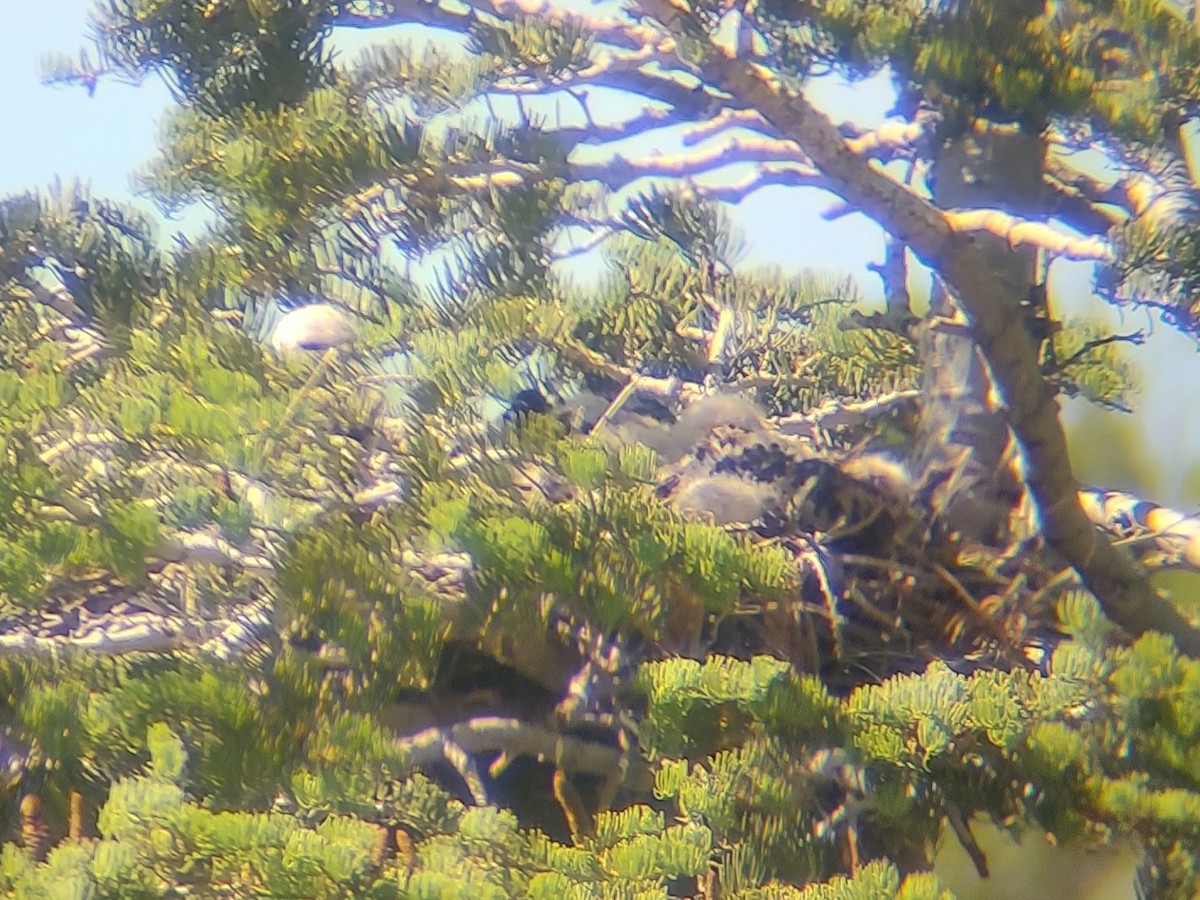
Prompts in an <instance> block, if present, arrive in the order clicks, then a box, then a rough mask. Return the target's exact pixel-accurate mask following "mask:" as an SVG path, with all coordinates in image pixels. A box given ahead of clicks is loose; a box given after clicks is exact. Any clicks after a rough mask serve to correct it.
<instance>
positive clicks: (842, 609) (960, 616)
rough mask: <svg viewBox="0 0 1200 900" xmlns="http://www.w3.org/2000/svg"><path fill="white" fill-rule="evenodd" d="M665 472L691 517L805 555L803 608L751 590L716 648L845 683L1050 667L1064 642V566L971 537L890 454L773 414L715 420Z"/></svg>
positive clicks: (1031, 549) (668, 495)
mask: <svg viewBox="0 0 1200 900" xmlns="http://www.w3.org/2000/svg"><path fill="white" fill-rule="evenodd" d="M662 474H663V478H662V481H661V483H660V485H659V488H658V494H659V496H660V497H662V498H663V499H664V501H665V502H667V503H669V504H671V505H672V506H673V507H674V508H676V509H677V510H679V511H680V512H681V513H682V514H684V515H688V516H694V517H696V518H699V519H701V520H705V521H710V522H714V523H715V524H720V525H724V526H726V527H729V528H731V529H742V530H746V531H748V532H749V533H751V534H753V535H754V536H755V539H756V540H760V541H769V542H776V543H779V544H781V545H782V546H784V547H785V548H787V549H788V550H789V551H790V552H791V553H792V555H793V556H794V557H795V558H796V561H797V570H798V576H799V590H798V594H799V596H798V597H797V598H796V599H795V601H794V603H791V604H786V605H781V604H778V603H768V602H765V601H757V600H756V599H755V598H747V604H746V608H747V612H748V614H747V615H743V616H738V617H736V618H735V619H729V620H726V621H724V622H721V623H719V624H718V625H717V626H716V628H715V631H714V634H713V636H712V641H711V644H710V651H711V652H715V653H727V654H730V655H734V656H739V657H749V656H753V655H755V654H761V653H768V654H771V655H775V656H779V657H782V658H784V659H787V660H788V661H789V662H791V663H792V664H793V665H795V666H796V667H797V668H798V669H800V670H801V671H808V672H819V673H821V674H823V675H824V676H826V678H827V679H828V680H830V682H831V684H833V685H834V686H835V687H838V688H842V689H848V688H850V687H853V686H855V685H856V684H860V683H863V682H864V681H877V680H880V679H882V678H885V677H887V676H888V675H890V674H894V673H896V672H901V671H916V670H920V669H922V668H924V666H925V665H926V664H927V663H928V662H929V661H930V660H932V659H942V660H945V661H947V662H949V663H950V664H951V665H955V666H958V667H963V668H974V667H980V666H997V667H1001V668H1009V667H1012V666H1042V665H1044V661H1045V659H1046V656H1047V653H1046V651H1047V644H1048V643H1051V642H1053V641H1054V640H1055V639H1056V637H1057V633H1056V631H1055V625H1054V623H1055V614H1054V610H1053V607H1052V604H1051V602H1050V601H1051V600H1053V599H1054V598H1053V597H1052V596H1051V594H1052V592H1051V591H1050V590H1049V589H1048V588H1049V586H1050V585H1051V582H1052V579H1053V578H1054V576H1055V574H1056V572H1057V571H1058V567H1054V566H1051V565H1049V564H1048V560H1047V559H1046V558H1045V554H1044V553H1043V552H1042V550H1041V547H1040V544H1039V543H1038V542H1037V541H1036V540H1029V541H1026V542H1024V543H1020V544H1017V543H1014V544H1012V545H1006V546H991V545H986V544H983V543H979V542H968V541H967V540H965V539H964V538H963V536H962V535H961V534H959V533H957V532H955V531H952V530H951V529H950V528H949V527H947V526H946V525H945V524H944V523H943V522H942V521H941V520H940V519H939V517H938V515H937V513H936V511H935V510H934V508H933V504H932V503H931V502H930V500H929V498H928V495H927V492H926V491H925V490H924V489H923V488H922V487H921V485H920V479H917V478H913V477H912V476H911V475H910V474H909V473H908V472H907V470H906V467H905V465H904V463H903V462H902V461H900V460H898V459H896V458H894V457H891V456H888V455H882V454H875V453H849V454H845V455H840V456H839V455H835V454H830V453H820V452H818V451H817V449H816V448H815V447H814V446H813V445H812V443H811V442H808V441H806V440H804V439H800V438H793V437H790V436H788V435H784V434H781V433H779V432H778V431H777V430H775V429H773V428H772V427H771V425H770V424H769V423H767V422H765V421H764V423H763V425H762V426H761V427H758V428H755V429H746V428H744V427H737V426H730V425H721V426H717V427H715V428H714V429H713V430H712V431H711V432H710V433H709V435H708V437H707V438H706V439H705V440H703V441H702V442H701V443H699V444H698V445H696V446H695V447H694V449H693V450H692V452H691V453H689V454H688V455H687V456H685V457H684V458H683V459H682V460H680V461H678V462H677V463H674V464H672V465H670V466H667V467H665V468H664V470H663V473H662Z"/></svg>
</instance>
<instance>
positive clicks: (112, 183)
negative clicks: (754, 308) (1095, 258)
mask: <svg viewBox="0 0 1200 900" xmlns="http://www.w3.org/2000/svg"><path fill="white" fill-rule="evenodd" d="M91 8H92V4H91V3H90V2H89V0H40V2H38V3H21V4H16V5H15V9H13V10H10V11H9V12H8V14H7V15H6V17H5V27H4V29H3V30H0V60H2V61H3V63H2V65H3V73H2V74H3V76H4V77H3V79H0V121H3V122H5V123H6V124H7V126H8V128H7V131H8V135H9V136H8V137H6V138H4V139H2V140H0V196H3V195H7V194H9V193H13V192H18V191H23V190H28V189H33V188H44V187H46V186H47V185H49V184H50V183H51V182H53V180H54V179H55V178H56V177H60V178H62V179H63V180H64V181H66V180H69V179H71V178H79V179H81V180H82V181H84V182H85V183H86V184H88V185H89V186H90V187H91V189H92V191H93V192H94V193H95V194H97V195H102V196H107V197H111V198H113V199H119V200H124V201H127V202H130V201H132V202H133V203H134V204H135V205H137V206H138V207H140V208H141V209H143V210H145V211H152V210H153V206H152V204H151V203H150V202H149V201H148V200H146V199H145V198H135V197H133V196H132V194H131V184H132V182H131V175H132V174H133V172H135V171H136V170H137V169H138V168H139V167H140V166H142V165H144V164H145V163H146V162H148V161H149V160H150V159H151V158H152V156H153V154H154V152H155V145H156V140H157V134H158V128H159V124H160V122H161V119H162V116H163V114H164V112H165V111H166V110H167V109H168V108H169V105H170V103H171V99H170V93H169V91H168V90H167V88H166V86H165V85H164V84H163V83H162V82H161V80H159V79H157V78H151V79H150V80H148V81H147V82H145V83H144V84H142V85H139V86H133V85H126V84H121V83H117V82H113V81H106V82H101V83H100V84H99V86H98V88H97V90H96V92H95V96H93V97H89V96H88V95H87V93H86V92H85V91H84V90H82V89H80V88H73V87H61V88H51V87H46V86H43V85H42V84H41V82H40V77H41V72H42V64H43V60H44V58H45V57H46V56H47V55H48V54H54V53H64V54H67V55H69V56H72V57H75V56H77V54H78V53H79V51H80V49H81V48H83V47H84V46H85V44H86V29H87V19H88V14H89V11H90V9H91ZM374 38H375V35H369V34H366V33H364V32H354V33H351V34H348V35H346V36H344V37H342V38H339V44H338V46H339V48H340V49H341V50H342V51H343V52H344V53H346V54H347V55H350V56H353V54H354V52H355V51H356V49H357V48H358V47H359V46H361V45H362V44H363V43H364V42H365V41H367V40H371V39H374ZM814 99H816V100H817V101H818V102H819V103H820V104H821V105H822V106H824V107H825V108H826V111H827V112H829V113H830V114H831V115H832V116H833V117H834V119H835V120H841V119H846V118H852V119H854V120H855V121H857V122H859V123H860V124H862V125H866V126H870V125H875V124H880V123H881V122H882V121H883V119H884V114H885V111H886V110H887V108H888V107H889V106H890V98H889V97H888V95H887V92H886V90H884V89H882V82H881V81H880V80H879V79H876V80H874V81H873V82H868V83H866V84H860V85H856V86H854V87H847V86H844V85H837V84H834V83H833V82H827V83H824V84H822V85H820V86H819V87H817V88H816V89H815V90H814ZM654 148H655V147H654V144H653V142H652V143H651V144H650V145H649V146H648V147H647V149H654ZM661 149H663V150H669V149H673V148H672V147H671V146H669V145H668V144H667V143H664V144H663V146H662V147H661ZM832 202H833V198H832V197H831V196H830V195H828V194H822V193H820V192H818V191H814V190H811V189H795V188H768V189H764V190H761V191H759V192H757V193H756V194H755V195H753V196H752V197H750V198H749V199H747V200H746V201H744V202H743V203H742V204H740V205H739V206H738V207H737V208H736V209H735V212H734V215H735V219H736V220H737V221H739V222H740V224H741V225H742V227H743V228H744V230H745V232H746V235H747V238H748V253H747V256H746V257H745V259H744V262H745V263H751V264H753V263H773V264H778V265H780V266H783V267H784V268H786V269H795V268H802V267H805V266H810V267H816V268H820V269H822V270H824V271H828V272H830V273H831V274H851V275H854V276H855V280H856V281H857V283H858V284H859V285H860V288H861V289H862V292H863V294H864V296H865V297H867V298H869V299H870V298H878V297H879V296H880V294H881V291H880V286H879V283H878V280H877V279H875V278H874V277H873V276H871V275H870V274H869V273H867V271H866V265H867V263H869V262H873V261H879V260H881V257H882V252H883V239H882V233H881V232H880V231H879V229H878V228H877V227H875V226H874V225H873V224H872V223H871V222H870V221H869V220H868V219H866V218H865V217H864V216H862V215H857V214H855V215H850V216H844V217H841V218H839V219H836V220H834V221H832V222H828V221H825V220H824V219H822V218H821V212H822V210H824V209H825V208H827V207H828V206H829V205H830V204H831V203H832ZM167 230H168V231H170V230H172V227H171V226H170V225H167ZM1053 278H1054V283H1053V285H1052V287H1053V288H1054V296H1055V299H1056V302H1057V303H1059V304H1062V305H1064V306H1065V307H1066V308H1068V309H1069V311H1071V312H1086V313H1088V314H1090V315H1094V316H1107V317H1108V318H1110V320H1112V321H1114V322H1117V323H1118V325H1119V327H1121V328H1123V329H1124V330H1131V329H1134V328H1144V327H1148V326H1150V327H1152V328H1153V334H1152V339H1151V343H1150V344H1149V345H1148V346H1147V347H1143V348H1141V350H1140V351H1136V352H1135V356H1134V358H1135V359H1136V360H1137V361H1139V362H1140V363H1141V364H1142V366H1143V371H1144V384H1145V391H1144V392H1143V394H1142V395H1141V396H1140V397H1139V398H1138V404H1139V410H1138V412H1137V413H1136V415H1135V416H1134V419H1133V421H1134V422H1135V423H1136V424H1137V426H1138V428H1140V429H1142V430H1143V431H1144V432H1145V433H1146V434H1148V435H1149V436H1150V437H1151V438H1152V439H1153V441H1154V442H1155V444H1156V445H1157V447H1156V448H1155V449H1154V450H1153V451H1152V452H1151V453H1150V454H1149V457H1150V458H1155V459H1158V460H1159V462H1160V464H1161V465H1162V471H1161V472H1160V473H1158V475H1157V477H1155V478H1151V479H1148V480H1147V484H1149V485H1151V486H1153V487H1154V488H1156V489H1157V492H1158V495H1159V496H1158V499H1160V500H1164V501H1170V502H1173V503H1175V504H1180V505H1184V506H1194V505H1196V504H1197V503H1198V502H1200V484H1193V485H1192V486H1191V489H1190V490H1184V488H1183V479H1184V475H1185V473H1186V472H1187V471H1188V469H1189V468H1191V465H1192V463H1193V462H1194V461H1196V460H1198V459H1200V414H1191V415H1181V393H1180V384H1181V382H1182V384H1183V385H1185V386H1194V385H1197V384H1198V383H1200V357H1198V356H1197V353H1196V350H1195V348H1194V346H1193V345H1192V344H1191V342H1190V341H1188V340H1186V339H1184V338H1181V337H1179V336H1178V335H1176V334H1175V333H1174V332H1171V331H1170V329H1168V328H1166V327H1165V326H1163V325H1161V324H1159V323H1152V322H1148V321H1147V319H1146V318H1145V317H1144V316H1142V315H1140V314H1139V315H1129V316H1127V317H1126V321H1124V322H1121V320H1120V317H1118V316H1116V314H1115V313H1113V312H1112V311H1110V310H1107V309H1106V308H1105V307H1104V306H1103V304H1101V303H1099V301H1097V300H1095V299H1092V298H1091V297H1090V288H1089V281H1088V267H1087V266H1084V265H1079V264H1070V265H1066V264H1061V263H1060V264H1056V267H1055V271H1054V272H1053ZM1064 301H1066V302H1065V303H1064ZM1185 402H1186V401H1185ZM1078 413H1079V410H1078V409H1076V408H1075V407H1074V405H1071V407H1070V409H1069V419H1075V418H1077V417H1078ZM1118 421H1122V420H1121V419H1120V418H1118V419H1115V420H1114V424H1117V422H1118ZM1123 421H1124V422H1128V421H1129V418H1128V417H1124V418H1123ZM1103 468H1104V467H1100V469H1099V470H1098V471H1103ZM1080 474H1081V476H1082V477H1083V478H1084V479H1085V480H1087V479H1089V477H1094V476H1089V471H1088V467H1087V466H1084V467H1083V470H1082V471H1081V472H1080ZM1197 481H1200V479H1197ZM1124 486H1127V487H1128V486H1132V485H1124Z"/></svg>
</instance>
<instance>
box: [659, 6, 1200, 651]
mask: <svg viewBox="0 0 1200 900" xmlns="http://www.w3.org/2000/svg"><path fill="white" fill-rule="evenodd" d="M638 7H640V9H641V10H642V11H643V12H644V13H646V14H647V15H648V16H651V17H653V18H655V19H658V20H659V21H660V22H661V23H662V24H663V26H664V27H665V28H667V29H668V30H669V31H670V32H672V33H679V32H680V31H681V30H682V28H683V25H684V24H685V22H684V14H683V13H682V12H681V11H680V9H679V8H677V7H676V6H674V5H672V3H671V2H669V0H639V2H638ZM705 74H706V76H707V77H708V78H709V79H711V80H712V81H713V82H714V83H715V84H717V85H719V86H720V87H721V88H722V89H724V90H725V91H727V92H728V93H730V94H731V95H733V96H734V97H735V98H737V99H738V100H739V101H740V102H741V103H742V104H743V105H745V106H747V107H751V108H754V109H757V110H759V111H760V112H761V113H762V115H763V118H765V119H766V120H767V121H768V122H769V123H771V124H772V125H773V126H774V127H775V128H776V129H777V130H778V132H779V133H780V134H782V135H784V136H787V137H792V138H794V139H795V140H797V141H798V142H799V143H800V144H801V145H802V146H803V147H804V149H805V150H806V152H807V153H808V154H809V156H810V157H811V158H812V159H813V161H814V162H815V163H816V165H817V167H818V168H820V169H821V171H822V172H823V173H824V174H825V176H826V177H827V178H828V179H829V180H830V182H831V183H832V184H833V185H834V186H835V187H836V189H837V191H838V193H839V194H840V195H841V196H842V197H843V199H845V200H846V201H847V202H849V203H853V204H854V205H856V206H858V207H859V208H860V209H862V210H863V211H864V212H866V213H867V214H869V215H870V216H871V217H872V218H874V219H875V220H876V221H877V222H879V224H880V225H881V226H882V227H883V228H884V229H886V230H887V231H888V232H890V233H891V234H892V235H893V236H894V237H895V238H897V239H898V240H900V241H901V242H902V243H904V244H906V245H908V246H909V247H911V248H912V249H913V251H914V252H915V253H916V254H917V255H918V256H920V257H921V258H922V259H923V260H924V261H925V262H926V264H928V265H929V266H931V267H932V268H933V269H935V270H936V271H938V272H940V273H941V275H942V277H943V278H944V279H945V281H946V283H947V284H948V285H949V287H950V288H951V289H952V290H953V291H954V294H955V296H956V297H957V298H958V299H959V302H960V303H961V304H962V307H963V310H964V312H965V313H966V316H967V318H968V321H969V324H970V328H971V334H972V336H973V338H974V339H975V342H976V343H977V345H978V346H979V348H980V350H981V352H982V353H983V355H984V358H985V359H986V360H987V362H988V365H989V367H990V368H991V371H992V375H993V377H994V378H995V381H996V384H997V386H998V387H999V388H1000V390H1001V393H1002V395H1003V397H1004V399H1005V402H1006V404H1007V414H1008V421H1009V424H1010V426H1011V427H1012V429H1013V432H1014V433H1015V435H1016V437H1017V440H1018V441H1019V442H1020V445H1021V448H1022V450H1023V451H1024V455H1025V460H1026V464H1027V467H1028V487H1029V491H1030V494H1031V495H1032V497H1033V498H1034V501H1035V503H1036V504H1037V506H1038V509H1039V512H1040V513H1041V520H1042V526H1043V530H1044V533H1045V536H1046V539H1047V541H1049V543H1050V544H1051V545H1052V546H1053V547H1054V548H1055V549H1056V550H1058V551H1059V552H1060V553H1061V554H1062V555H1063V556H1064V557H1065V558H1066V559H1067V560H1068V561H1069V562H1070V563H1071V564H1072V565H1073V566H1074V567H1075V568H1076V569H1077V570H1078V571H1079V573H1080V575H1081V577H1082V579H1083V582H1084V585H1085V586H1086V587H1087V588H1088V590H1090V591H1091V592H1092V593H1093V594H1095V596H1096V598H1097V599H1098V600H1099V601H1100V604H1101V606H1102V607H1103V609H1104V611H1105V612H1106V613H1107V614H1108V616H1109V617H1110V618H1112V619H1113V620H1114V621H1115V622H1117V623H1118V624H1119V625H1121V626H1122V627H1124V628H1125V629H1127V630H1128V631H1129V632H1132V633H1133V634H1141V633H1143V632H1146V631H1161V632H1165V633H1167V634H1171V635H1173V636H1174V637H1175V640H1176V643H1177V645H1178V646H1179V649H1180V650H1181V651H1183V652H1184V653H1186V654H1187V655H1189V656H1200V631H1198V630H1196V629H1195V628H1194V627H1193V626H1192V625H1191V624H1190V623H1189V622H1188V621H1187V620H1186V619H1185V618H1184V617H1183V616H1182V615H1181V614H1180V613H1179V611H1178V610H1176V609H1175V608H1174V607H1173V606H1172V605H1171V604H1170V603H1169V602H1167V601H1166V600H1165V599H1164V598H1162V597H1160V596H1159V595H1158V594H1157V593H1156V592H1155V591H1154V590H1153V588H1152V587H1151V586H1150V583H1149V581H1148V580H1147V578H1146V574H1145V572H1144V571H1143V570H1142V569H1141V568H1140V567H1139V566H1138V565H1137V564H1136V563H1135V562H1134V561H1133V560H1132V559H1131V558H1130V557H1129V556H1127V555H1126V554H1124V553H1122V552H1120V551H1119V550H1118V549H1117V548H1115V547H1114V546H1113V545H1112V544H1111V543H1110V542H1109V541H1108V539H1107V538H1106V537H1104V536H1103V535H1102V534H1101V533H1100V532H1099V531H1097V530H1096V529H1095V527H1094V526H1093V525H1092V523H1091V522H1090V521H1089V520H1088V518H1087V516H1086V515H1085V514H1084V511H1083V509H1082V507H1081V506H1080V502H1079V496H1078V493H1077V490H1078V485H1077V482H1076V481H1075V477H1074V475H1073V473H1072V472H1071V464H1070V460H1069V457H1068V456H1067V442H1066V436H1065V435H1064V434H1063V429H1062V424H1061V423H1060V422H1059V419H1058V406H1057V404H1056V402H1055V400H1054V397H1053V394H1052V393H1051V390H1050V387H1049V385H1048V384H1047V383H1046V381H1045V379H1043V378H1042V374H1041V371H1040V369H1039V367H1038V361H1037V356H1036V353H1035V350H1034V347H1033V345H1032V343H1031V341H1030V340H1029V338H1028V336H1027V335H1026V334H1025V332H1024V329H1023V327H1022V320H1021V311H1020V307H1019V302H1018V301H1019V298H1017V297H1013V296H1009V295H1008V293H1007V292H1005V291H1004V290H1003V289H1002V286H1001V285H1000V283H999V282H998V280H997V279H996V278H995V277H993V275H992V271H991V267H990V266H989V265H988V262H987V257H986V256H985V255H984V253H983V252H982V251H981V250H980V249H979V248H978V247H977V246H976V245H975V241H974V240H973V238H972V237H971V236H970V235H968V234H963V233H961V232H957V231H955V230H954V229H953V228H952V227H951V225H950V223H949V222H948V221H947V217H946V215H945V213H943V212H942V211H941V210H939V209H937V208H936V207H935V206H933V205H932V204H931V203H929V202H928V201H926V200H924V199H922V198H921V197H919V196H917V195H916V194H914V193H913V192H912V191H910V190H908V189H907V188H905V187H904V186H903V185H901V184H898V183H897V182H895V181H893V180H892V179H890V178H888V177H887V176H886V175H884V174H883V173H881V172H879V171H878V170H877V169H875V168H874V167H873V166H872V165H871V164H870V163H869V162H868V161H867V160H864V159H863V158H861V157H859V156H857V155H855V154H853V153H851V152H850V151H849V150H848V148H847V146H846V141H845V139H844V138H843V137H842V136H841V134H839V133H838V130H837V129H836V127H834V125H833V124H832V123H831V122H830V121H829V120H828V119H827V118H826V117H825V116H823V115H822V114H821V113H820V112H819V111H817V110H816V109H815V108H814V107H813V106H812V105H811V104H810V103H809V102H808V101H807V100H806V99H805V98H804V97H803V96H802V95H799V94H795V93H792V92H786V91H785V89H784V88H783V86H782V85H781V84H780V82H779V80H778V79H777V78H776V77H774V75H773V74H772V72H771V71H770V70H769V69H768V68H765V67H763V66H760V65H757V64H747V63H745V62H742V61H740V60H738V59H736V58H733V57H730V56H728V55H726V54H724V53H722V52H720V51H718V50H717V49H716V48H713V49H712V52H710V53H709V54H708V56H707V59H706V62H705Z"/></svg>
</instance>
